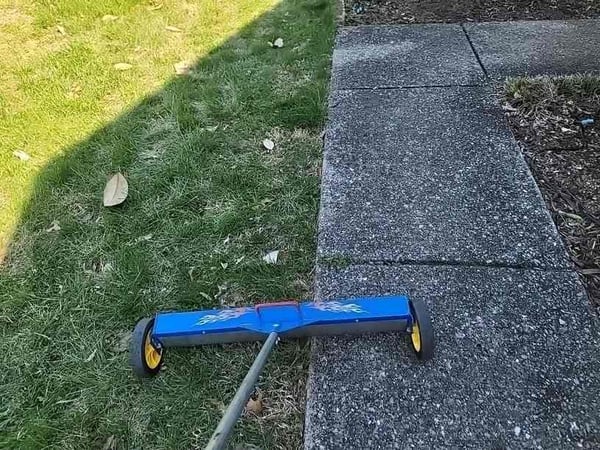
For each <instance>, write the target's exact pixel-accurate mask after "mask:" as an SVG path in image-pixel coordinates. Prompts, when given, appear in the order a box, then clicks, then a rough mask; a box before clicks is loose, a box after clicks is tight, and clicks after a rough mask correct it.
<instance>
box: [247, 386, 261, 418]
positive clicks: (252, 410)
mask: <svg viewBox="0 0 600 450" xmlns="http://www.w3.org/2000/svg"><path fill="white" fill-rule="evenodd" d="M257 391H258V394H257V396H256V398H255V399H254V398H252V397H250V399H249V400H248V403H246V413H247V414H254V415H256V416H258V415H260V413H261V412H262V410H263V407H264V406H263V402H262V398H263V394H262V391H261V390H259V389H257Z"/></svg>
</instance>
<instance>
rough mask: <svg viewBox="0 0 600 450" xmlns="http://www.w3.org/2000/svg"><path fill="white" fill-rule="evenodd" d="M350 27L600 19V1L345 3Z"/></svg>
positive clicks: (393, 0) (392, 0)
mask: <svg viewBox="0 0 600 450" xmlns="http://www.w3.org/2000/svg"><path fill="white" fill-rule="evenodd" d="M344 7H345V18H346V20H345V23H346V25H361V24H393V23H427V22H443V23H452V22H494V21H507V20H544V19H547V20H560V19H586V18H596V17H600V1H599V0H345V4H344Z"/></svg>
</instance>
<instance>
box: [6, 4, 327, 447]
mask: <svg viewBox="0 0 600 450" xmlns="http://www.w3.org/2000/svg"><path fill="white" fill-rule="evenodd" d="M158 5H162V7H160V8H155V7H154V6H158ZM154 6H153V5H152V4H150V3H146V2H144V3H139V2H134V1H126V2H121V1H119V2H117V1H110V0H106V1H103V2H95V3H89V2H84V1H83V0H75V1H74V0H68V1H67V0H59V1H55V2H52V4H50V3H39V2H32V1H29V0H18V1H15V2H12V3H11V5H10V7H6V6H0V10H1V11H0V17H1V18H2V19H0V20H1V21H0V50H1V51H2V54H3V55H6V57H5V58H3V59H2V61H0V147H1V148H2V152H1V153H0V199H2V204H1V205H0V208H1V212H0V229H1V230H2V233H3V234H2V236H3V237H2V238H1V239H2V242H3V243H4V244H8V245H9V251H8V255H7V257H6V260H5V262H4V265H3V266H2V268H1V269H0V333H1V335H0V337H1V339H0V351H1V352H2V355H3V361H2V362H3V368H6V369H5V370H3V371H2V373H1V374H0V398H2V399H4V400H5V401H4V403H3V407H2V411H1V412H0V447H2V448H61V449H62V448H101V447H102V446H103V445H105V444H106V443H107V442H109V443H110V444H111V445H113V443H114V445H116V446H117V448H169V449H171V448H200V447H202V446H203V444H204V443H205V442H206V441H207V439H208V437H209V436H210V433H211V432H212V429H213V428H214V426H215V425H216V423H217V421H218V420H219V418H220V415H221V413H222V409H223V408H224V406H225V405H226V404H227V402H228V401H229V399H231V397H232V395H233V392H234V391H235V389H236V388H237V386H238V385H239V383H240V382H241V380H242V378H243V376H244V374H245V372H246V369H247V368H248V367H249V365H250V363H251V361H252V359H253V357H254V355H255V354H256V353H257V351H258V348H259V345H258V344H257V345H253V344H250V345H229V346H225V347H218V348H203V349H195V350H172V351H169V352H168V354H167V356H166V364H165V369H164V374H162V375H161V376H159V377H158V378H157V379H155V380H152V381H151V382H148V383H146V382H145V383H140V382H138V381H137V380H135V379H133V377H132V375H131V373H130V370H129V368H128V367H127V358H126V355H125V354H124V352H123V349H124V347H125V344H124V343H126V340H127V333H128V332H129V330H131V329H132V327H133V325H134V324H135V322H136V320H137V319H139V318H140V317H142V316H148V315H151V314H152V313H153V312H154V311H157V310H169V309H176V310H181V309H186V308H207V307H215V306H218V305H220V304H238V303H241V302H244V303H252V302H255V301H269V300H275V299H279V298H290V297H291V298H294V297H305V296H308V295H309V288H310V285H311V283H310V274H311V271H312V266H313V261H314V251H315V227H316V213H317V203H318V186H319V178H318V176H317V173H316V171H315V169H314V168H315V167H318V164H319V160H320V141H319V137H318V136H319V134H320V132H321V127H322V125H323V122H324V114H325V99H326V89H327V80H328V71H329V54H330V49H331V42H332V36H333V8H332V5H331V4H330V2H329V1H325V0H301V1H284V2H282V3H276V2H275V0H258V1H246V0H238V1H232V2H225V3H223V2H219V3H215V2H211V1H205V0H198V1H195V2H175V1H164V2H162V3H160V4H154ZM107 15H111V16H114V17H116V19H114V20H113V19H111V20H103V17H105V16H107ZM57 25H61V26H62V27H63V28H64V31H65V34H62V33H59V32H57V31H56V26H57ZM167 25H172V26H176V27H178V28H179V29H181V30H183V31H182V32H181V33H179V32H177V33H174V32H170V31H168V30H165V27H166V26H167ZM274 35H278V36H282V37H283V38H284V41H285V46H284V47H283V48H281V49H277V50H274V49H272V48H271V47H270V46H269V45H268V43H267V42H268V41H269V40H270V39H271V38H272V36H274ZM12 49H17V50H18V51H13V50H12ZM17 55H18V56H17ZM182 60H191V61H196V62H195V63H194V65H193V67H192V68H191V71H190V73H189V75H187V76H179V77H176V76H175V74H174V70H173V64H174V63H176V62H178V61H182ZM120 62H125V63H127V64H131V66H132V67H131V68H130V69H129V70H126V71H116V70H114V68H113V66H114V64H116V63H120ZM290 74H291V75H290ZM280 77H283V78H284V79H285V81H281V79H280ZM284 84H285V85H286V86H285V88H284ZM265 136H270V137H271V138H272V139H274V140H275V141H276V143H277V145H276V147H275V149H274V150H273V151H272V152H268V151H267V150H266V149H265V148H264V147H263V146H262V145H261V142H262V139H264V137H265ZM17 149H21V150H23V151H26V152H27V153H28V154H29V155H31V160H30V161H21V160H19V159H18V158H15V157H14V156H13V151H14V150H17ZM119 171H120V172H122V173H123V174H124V175H125V176H126V177H127V180H128V182H129V196H128V198H127V201H126V202H125V203H124V204H123V205H121V206H119V207H117V208H113V209H107V208H104V207H103V206H102V191H103V189H104V186H105V183H106V181H107V176H108V175H109V174H112V173H115V172H119ZM54 221H58V222H59V224H60V228H61V229H60V230H58V231H54V232H47V231H46V230H47V229H48V228H49V227H50V226H51V224H52V223H53V222H54ZM272 249H280V250H281V251H282V254H284V255H285V257H284V258H282V260H281V261H280V263H279V264H276V265H272V264H266V263H264V261H262V256H263V255H264V253H265V252H266V251H269V250H272ZM307 364H308V363H307V352H306V349H304V348H303V347H302V346H301V345H300V344H299V343H292V342H291V343H283V344H281V345H280V346H279V348H278V351H277V354H276V355H275V357H274V358H273V359H272V360H271V362H270V363H269V365H268V366H267V368H266V371H265V374H264V376H263V377H262V378H261V381H260V386H261V389H262V391H263V393H264V402H265V409H264V412H263V414H262V415H261V416H260V417H244V418H243V419H242V421H241V423H240V424H239V426H238V427H237V428H236V432H235V435H234V438H233V443H232V446H234V447H235V446H236V445H246V446H250V445H254V446H257V447H259V448H265V449H267V448H282V449H288V448H298V447H300V445H301V430H302V408H303V399H304V379H305V374H306V369H307Z"/></svg>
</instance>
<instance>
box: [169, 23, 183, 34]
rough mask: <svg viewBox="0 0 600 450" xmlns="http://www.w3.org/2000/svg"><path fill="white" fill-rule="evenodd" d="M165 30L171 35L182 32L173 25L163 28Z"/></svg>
mask: <svg viewBox="0 0 600 450" xmlns="http://www.w3.org/2000/svg"><path fill="white" fill-rule="evenodd" d="M165 30H167V31H170V32H171V33H183V30H182V29H181V28H177V27H176V26H173V25H167V26H166V27H165Z"/></svg>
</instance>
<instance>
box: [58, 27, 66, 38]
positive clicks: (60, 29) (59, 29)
mask: <svg viewBox="0 0 600 450" xmlns="http://www.w3.org/2000/svg"><path fill="white" fill-rule="evenodd" d="M56 31H58V32H59V33H60V34H62V35H63V36H66V35H67V31H66V30H65V27H63V26H62V25H56Z"/></svg>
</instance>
